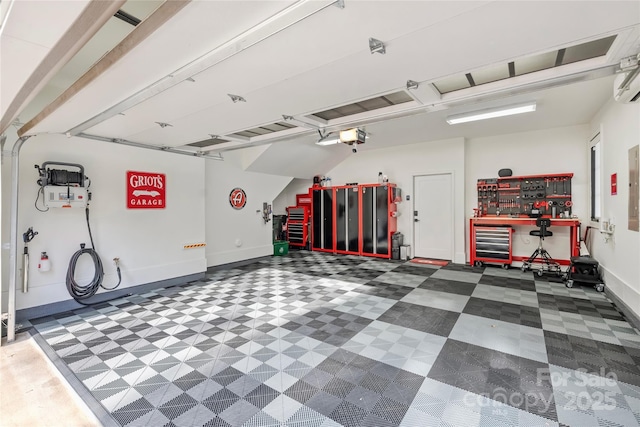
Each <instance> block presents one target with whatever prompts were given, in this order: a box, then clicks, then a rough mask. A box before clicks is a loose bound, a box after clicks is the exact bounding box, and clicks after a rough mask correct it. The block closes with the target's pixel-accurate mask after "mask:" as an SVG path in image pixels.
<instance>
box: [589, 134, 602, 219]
mask: <svg viewBox="0 0 640 427" xmlns="http://www.w3.org/2000/svg"><path fill="white" fill-rule="evenodd" d="M601 152H602V147H601V144H600V134H599V133H598V134H597V135H596V136H594V137H593V139H592V140H591V220H592V221H599V220H600V214H601V208H602V191H601V183H602V161H601V156H602V154H601Z"/></svg>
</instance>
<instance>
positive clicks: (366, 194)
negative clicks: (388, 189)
mask: <svg viewBox="0 0 640 427" xmlns="http://www.w3.org/2000/svg"><path fill="white" fill-rule="evenodd" d="M375 201H376V199H375V191H374V187H362V212H361V214H362V252H364V253H369V254H372V253H374V242H373V241H374V239H375V235H374V223H373V220H374V218H373V217H374V212H375Z"/></svg>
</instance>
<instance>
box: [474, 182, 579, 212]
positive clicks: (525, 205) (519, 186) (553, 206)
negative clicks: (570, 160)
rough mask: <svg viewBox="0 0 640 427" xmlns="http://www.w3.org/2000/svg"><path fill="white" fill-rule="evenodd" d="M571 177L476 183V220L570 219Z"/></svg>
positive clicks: (571, 202) (571, 204)
mask: <svg viewBox="0 0 640 427" xmlns="http://www.w3.org/2000/svg"><path fill="white" fill-rule="evenodd" d="M571 178H573V174H572V173H561V174H547V175H528V176H509V177H503V178H490V179H479V180H478V183H477V191H478V208H477V212H478V214H477V216H487V215H490V216H492V215H495V216H500V215H507V216H512V217H518V216H538V215H543V216H549V217H551V218H570V217H571V215H572V206H573V201H572V200H571Z"/></svg>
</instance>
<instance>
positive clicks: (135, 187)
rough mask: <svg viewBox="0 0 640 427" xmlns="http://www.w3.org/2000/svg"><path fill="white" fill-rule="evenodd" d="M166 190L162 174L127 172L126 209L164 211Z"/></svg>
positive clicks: (165, 182)
mask: <svg viewBox="0 0 640 427" xmlns="http://www.w3.org/2000/svg"><path fill="white" fill-rule="evenodd" d="M166 188H167V178H166V175H165V174H163V173H152V172H136V171H127V208H129V209H164V208H165V207H166V202H167V198H166V194H167V193H166Z"/></svg>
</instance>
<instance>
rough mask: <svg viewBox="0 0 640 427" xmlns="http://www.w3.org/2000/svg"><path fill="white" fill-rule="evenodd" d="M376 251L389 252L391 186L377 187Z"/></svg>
mask: <svg viewBox="0 0 640 427" xmlns="http://www.w3.org/2000/svg"><path fill="white" fill-rule="evenodd" d="M375 190H376V252H375V253H377V254H380V255H388V254H389V187H387V186H383V187H376V188H375Z"/></svg>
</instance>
